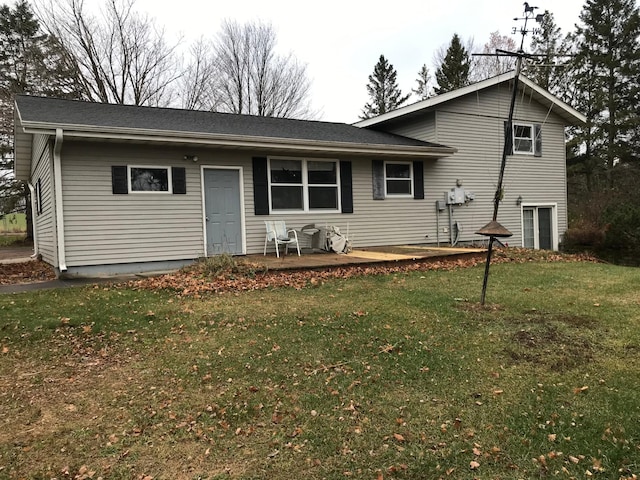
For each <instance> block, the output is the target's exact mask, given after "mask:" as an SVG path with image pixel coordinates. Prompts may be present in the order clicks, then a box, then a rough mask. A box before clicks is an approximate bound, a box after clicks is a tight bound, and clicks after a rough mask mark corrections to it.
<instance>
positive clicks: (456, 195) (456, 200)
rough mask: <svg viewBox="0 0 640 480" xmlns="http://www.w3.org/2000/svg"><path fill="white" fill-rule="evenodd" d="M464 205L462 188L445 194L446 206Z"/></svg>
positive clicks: (453, 189)
mask: <svg viewBox="0 0 640 480" xmlns="http://www.w3.org/2000/svg"><path fill="white" fill-rule="evenodd" d="M463 203H464V188H461V187H456V188H452V189H451V190H449V191H448V192H447V205H462V204H463Z"/></svg>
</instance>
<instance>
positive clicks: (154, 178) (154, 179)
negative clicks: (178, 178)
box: [129, 166, 171, 193]
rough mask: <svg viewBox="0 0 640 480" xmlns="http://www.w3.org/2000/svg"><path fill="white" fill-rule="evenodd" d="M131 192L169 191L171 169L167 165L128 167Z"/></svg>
mask: <svg viewBox="0 0 640 480" xmlns="http://www.w3.org/2000/svg"><path fill="white" fill-rule="evenodd" d="M129 189H130V191H131V192H165V193H171V169H170V168H169V167H131V166H130V167H129Z"/></svg>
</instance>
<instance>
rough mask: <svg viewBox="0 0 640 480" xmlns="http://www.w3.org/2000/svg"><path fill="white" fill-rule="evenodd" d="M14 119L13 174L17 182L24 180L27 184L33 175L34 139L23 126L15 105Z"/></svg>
mask: <svg viewBox="0 0 640 480" xmlns="http://www.w3.org/2000/svg"><path fill="white" fill-rule="evenodd" d="M13 118H14V120H13V125H14V132H13V139H14V142H13V144H14V154H13V160H14V162H13V172H14V175H15V178H16V180H23V181H25V182H27V181H29V177H30V173H31V149H32V137H31V135H29V134H28V133H27V132H26V131H25V129H24V127H23V125H22V118H21V116H20V110H18V106H17V105H14V109H13Z"/></svg>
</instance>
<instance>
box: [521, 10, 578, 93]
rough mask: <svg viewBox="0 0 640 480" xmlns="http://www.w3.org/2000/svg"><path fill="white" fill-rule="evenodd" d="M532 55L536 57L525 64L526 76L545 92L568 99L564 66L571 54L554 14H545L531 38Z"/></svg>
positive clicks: (546, 12) (547, 12)
mask: <svg viewBox="0 0 640 480" xmlns="http://www.w3.org/2000/svg"><path fill="white" fill-rule="evenodd" d="M531 53H533V54H534V55H536V57H534V58H532V59H529V60H527V61H526V62H525V64H524V68H523V70H524V74H525V75H526V76H527V77H529V78H530V79H531V80H533V81H534V82H536V83H537V84H538V85H540V86H541V87H542V88H544V89H545V90H548V91H549V92H551V93H553V94H554V95H556V96H558V97H560V98H562V99H563V100H568V98H566V94H565V92H566V91H567V90H566V73H567V71H566V69H565V68H564V64H566V63H568V62H567V57H565V56H564V55H566V54H568V53H569V45H568V42H567V40H565V39H563V36H562V32H561V30H560V27H558V26H557V24H556V22H555V19H554V17H553V13H551V12H549V11H548V10H547V11H545V12H544V15H543V17H542V22H541V23H540V28H539V29H537V30H535V31H534V34H533V37H532V38H531Z"/></svg>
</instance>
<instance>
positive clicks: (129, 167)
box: [127, 165, 173, 195]
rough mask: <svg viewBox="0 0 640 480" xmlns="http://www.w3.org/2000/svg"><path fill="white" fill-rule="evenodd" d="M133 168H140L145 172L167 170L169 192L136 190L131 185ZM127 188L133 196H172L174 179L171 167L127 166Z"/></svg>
mask: <svg viewBox="0 0 640 480" xmlns="http://www.w3.org/2000/svg"><path fill="white" fill-rule="evenodd" d="M132 168H140V169H144V170H152V169H153V170H166V171H167V190H134V189H133V185H132V184H131V180H132V176H131V169H132ZM127 188H128V189H129V193H130V194H133V195H138V194H141V195H149V194H156V195H158V194H162V195H170V194H172V193H173V178H172V177H171V167H167V166H164V165H127Z"/></svg>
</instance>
